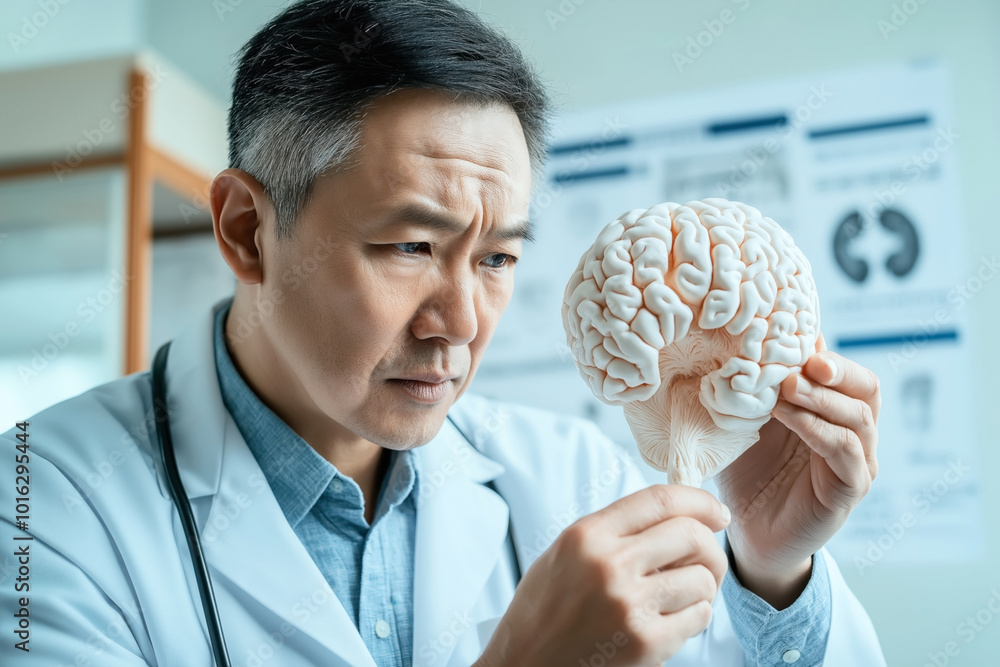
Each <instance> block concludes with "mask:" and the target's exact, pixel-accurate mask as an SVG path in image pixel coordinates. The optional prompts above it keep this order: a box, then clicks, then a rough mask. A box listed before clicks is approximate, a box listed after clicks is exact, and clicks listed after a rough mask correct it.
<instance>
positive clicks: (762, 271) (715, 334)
mask: <svg viewBox="0 0 1000 667" xmlns="http://www.w3.org/2000/svg"><path fill="white" fill-rule="evenodd" d="M562 316H563V324H564V326H565V328H566V335H567V342H568V343H569V347H570V349H571V350H572V352H573V356H574V358H575V360H576V364H577V367H578V368H579V369H580V372H581V374H582V375H583V377H584V378H585V379H586V380H587V381H588V383H589V384H590V388H591V389H592V390H593V392H594V394H595V395H596V396H597V397H598V398H599V399H601V400H602V401H604V402H605V403H608V404H611V405H623V406H624V409H625V418H626V419H627V420H628V423H629V426H630V427H631V429H632V434H633V435H634V436H635V439H636V443H637V444H638V446H639V451H640V453H641V454H642V456H643V458H644V459H645V460H646V461H647V462H648V463H649V464H650V465H652V466H653V467H654V468H657V469H659V470H665V471H666V472H667V477H668V481H669V482H671V483H681V484H689V485H692V486H699V485H700V484H701V482H702V481H703V480H705V479H708V478H710V477H712V476H714V475H715V474H716V473H718V472H719V471H721V470H722V469H723V468H724V467H725V466H727V465H728V464H729V463H731V462H732V461H733V460H735V459H736V458H737V457H738V456H739V455H740V454H742V453H743V452H744V451H746V449H747V448H749V447H750V446H751V445H752V444H753V443H755V442H756V441H757V438H758V431H759V430H760V427H761V426H763V425H764V423H766V422H767V421H768V419H769V418H770V412H771V410H772V408H774V404H775V402H776V401H777V398H778V388H779V385H780V383H781V381H782V380H784V379H785V378H786V377H788V375H789V374H791V373H793V372H796V371H798V370H800V369H801V367H802V365H803V364H804V363H805V362H806V360H807V359H808V358H809V356H810V355H811V354H812V353H813V352H814V351H815V349H816V345H817V338H818V336H819V300H818V296H817V294H816V285H815V282H814V281H813V278H812V271H811V268H810V266H809V262H808V261H807V260H806V258H805V257H804V256H803V254H802V252H801V251H799V249H798V248H796V247H795V245H794V244H793V242H792V239H791V237H790V236H789V235H788V233H787V232H785V231H784V230H783V229H781V227H779V226H778V225H777V223H775V222H774V220H772V219H771V218H766V217H764V216H763V215H761V213H760V211H758V210H757V209H755V208H753V207H752V206H747V205H746V204H742V203H739V202H732V201H727V200H725V199H705V200H703V201H692V202H688V203H687V204H684V205H680V204H675V203H673V202H668V203H665V204H659V205H657V206H654V207H652V208H650V209H646V210H642V209H634V210H632V211H628V212H627V213H625V214H624V215H622V216H621V217H620V218H618V219H617V220H615V221H614V222H612V223H610V224H609V225H607V226H606V227H605V228H604V229H603V230H602V231H601V233H600V235H599V236H598V237H597V240H596V241H595V242H594V245H593V246H591V247H590V248H589V249H588V250H587V252H585V253H584V255H583V257H581V258H580V263H579V264H578V265H577V268H576V271H575V272H574V273H573V276H572V278H571V279H570V281H569V284H568V285H567V286H566V293H565V297H564V300H563V307H562Z"/></svg>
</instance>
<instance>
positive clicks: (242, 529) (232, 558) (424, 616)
mask: <svg viewBox="0 0 1000 667" xmlns="http://www.w3.org/2000/svg"><path fill="white" fill-rule="evenodd" d="M225 303H226V301H225V300H224V301H220V302H219V303H217V304H216V305H215V306H214V307H213V308H212V310H211V312H210V313H206V314H205V316H204V317H202V318H201V319H200V321H199V322H198V325H197V326H196V327H193V328H191V329H188V330H187V331H185V332H184V333H183V334H182V335H180V336H178V337H177V338H176V339H175V341H174V343H173V344H172V346H171V351H170V357H169V360H168V364H167V402H168V405H169V406H170V408H171V415H170V420H171V422H170V423H171V428H172V431H173V433H174V447H175V450H176V454H177V459H178V464H179V467H180V469H181V475H182V479H183V483H184V487H185V489H186V490H187V493H188V496H189V497H190V498H191V499H192V501H194V499H196V498H203V497H206V496H208V497H211V500H210V503H211V504H210V509H208V511H207V512H204V513H202V515H201V521H200V523H201V535H202V542H203V546H204V549H205V553H206V558H207V560H208V561H209V563H210V565H211V567H212V569H213V570H214V571H217V572H220V573H221V574H222V575H223V576H224V577H226V578H227V579H228V580H229V581H230V582H232V583H233V584H235V585H236V586H238V587H240V588H242V589H243V590H244V591H245V592H246V593H248V594H249V595H251V596H252V597H254V598H256V599H257V600H258V601H259V602H260V603H261V604H263V605H264V606H265V607H266V608H268V609H269V610H270V611H271V612H273V613H274V614H276V615H277V616H278V617H279V619H280V621H284V622H287V623H288V624H290V627H293V628H298V629H299V630H301V631H303V632H305V633H306V634H308V635H309V636H310V637H311V638H312V639H313V640H315V641H316V642H318V643H319V644H321V645H323V646H325V647H326V648H327V649H328V650H329V651H331V652H332V653H333V654H334V655H336V656H339V657H340V658H341V659H342V660H343V661H344V662H345V664H348V665H352V666H357V667H361V666H364V667H375V663H374V661H373V660H372V658H371V655H370V654H369V652H368V649H367V647H366V646H365V644H364V642H363V640H362V639H361V635H360V634H358V632H357V630H356V628H355V627H354V624H353V621H352V620H351V619H350V618H349V617H348V615H347V613H346V611H345V610H344V607H343V605H341V603H340V601H339V600H337V599H336V597H335V596H334V593H333V591H332V589H331V588H330V587H329V585H328V584H327V582H326V580H325V578H324V577H323V574H322V573H321V572H320V570H319V568H318V567H317V566H316V564H315V563H314V562H313V560H312V558H311V557H310V556H309V554H308V552H307V551H306V549H305V547H304V546H303V545H302V543H301V542H300V541H299V539H298V537H297V536H296V535H295V533H294V531H293V530H292V528H291V527H290V526H289V525H288V522H287V521H286V520H285V519H284V515H283V514H282V512H281V509H280V507H279V506H278V503H277V500H276V499H275V498H274V494H273V493H271V491H270V489H269V487H268V486H267V483H266V480H265V478H264V476H263V473H262V472H261V470H260V467H259V465H258V464H257V462H256V459H254V457H253V454H252V453H251V452H250V449H249V448H248V447H247V445H246V442H245V441H244V440H243V437H242V435H241V434H240V432H239V429H238V428H237V427H236V424H235V423H234V422H233V419H232V417H231V416H230V415H229V413H228V412H227V411H226V409H225V406H224V404H223V402H222V396H221V393H220V390H219V383H218V377H217V375H216V370H215V368H216V367H215V359H214V352H213V347H212V323H213V317H214V314H215V312H216V311H217V310H218V309H219V308H220V307H223V306H224V305H225ZM462 405H463V401H462V400H461V399H460V400H459V401H458V402H456V404H455V405H454V406H453V407H452V409H451V411H450V414H451V415H452V416H453V417H454V418H456V419H457V420H458V422H459V423H460V424H463V423H465V422H467V421H469V417H468V415H465V416H464V417H463V408H462ZM466 426H468V424H466ZM472 426H474V424H473V425H472ZM463 431H465V432H466V433H470V432H475V431H474V430H467V429H466V428H463ZM414 451H415V452H417V453H418V455H419V457H420V464H419V465H420V470H421V474H420V476H419V485H418V487H417V488H415V489H414V492H415V493H417V499H416V500H417V529H416V550H415V554H414V558H415V564H414V568H415V569H414V572H415V576H414V647H413V660H414V665H418V666H420V667H440V666H443V665H445V664H446V663H447V662H448V658H449V656H450V654H451V652H452V650H453V648H454V645H455V638H456V635H458V634H462V633H464V632H465V631H467V630H470V629H471V628H473V627H474V626H475V624H476V623H478V622H479V621H481V620H483V619H482V618H479V617H477V616H476V613H477V611H478V613H480V614H486V615H490V614H498V613H502V610H499V611H497V610H489V611H486V612H484V611H483V610H481V609H478V608H477V607H476V605H475V603H476V600H477V599H478V598H479V594H480V592H481V591H482V589H483V587H484V585H485V584H486V582H487V580H488V578H489V576H490V574H491V572H492V571H493V570H494V569H495V567H496V564H497V561H498V559H499V557H500V555H501V554H502V553H503V549H502V548H501V547H502V545H503V541H504V539H505V536H506V532H507V522H508V509H507V504H506V503H505V502H504V501H503V499H501V498H500V497H499V496H498V495H497V494H496V493H494V492H493V491H492V490H490V489H489V488H487V487H485V486H483V485H482V483H483V482H486V481H489V480H491V479H494V478H496V477H497V476H498V475H500V474H501V473H502V472H503V471H504V468H503V466H502V465H500V464H499V463H497V462H495V461H493V460H491V459H489V458H487V457H486V456H484V455H482V454H480V453H479V452H478V451H477V450H476V449H475V447H473V446H472V444H471V443H470V442H468V441H467V440H466V439H465V438H463V437H462V436H461V435H460V434H459V433H458V431H456V429H455V428H454V427H453V426H452V424H451V423H450V422H449V421H446V422H445V424H444V426H443V427H442V429H441V431H440V432H439V433H438V434H437V436H435V438H434V439H432V440H431V442H429V443H427V444H426V445H424V446H422V447H420V448H418V449H416V450H414ZM262 527H266V530H267V534H263V535H262ZM243 554H252V557H247V558H241V557H238V556H239V555H243ZM221 615H222V617H223V625H224V624H225V609H223V610H222V614H221ZM280 621H278V622H274V623H273V625H274V627H278V626H280V625H281V622H280Z"/></svg>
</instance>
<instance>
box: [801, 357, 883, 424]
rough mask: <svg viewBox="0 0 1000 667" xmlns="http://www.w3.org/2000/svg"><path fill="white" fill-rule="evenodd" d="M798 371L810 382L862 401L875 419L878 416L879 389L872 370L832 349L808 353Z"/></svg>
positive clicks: (879, 406) (880, 399)
mask: <svg viewBox="0 0 1000 667" xmlns="http://www.w3.org/2000/svg"><path fill="white" fill-rule="evenodd" d="M802 370H803V371H804V373H805V374H806V375H807V376H808V377H809V378H810V379H812V380H813V381H815V382H818V383H820V384H823V385H826V386H827V387H832V388H834V389H836V390H838V391H839V392H840V393H842V394H847V395H848V396H850V397H852V398H857V399H860V400H862V401H864V402H865V403H867V404H868V405H869V407H871V410H872V415H873V416H874V417H875V419H876V420H877V419H878V415H879V411H880V410H881V408H882V392H881V389H880V387H879V379H878V376H877V375H875V373H873V372H871V371H870V370H868V369H867V368H865V367H864V366H862V365H861V364H859V363H857V362H855V361H851V360H850V359H848V358H846V357H842V356H840V355H839V354H837V353H835V352H821V353H819V354H814V355H812V356H811V357H809V360H808V361H807V362H806V363H805V366H803V369H802Z"/></svg>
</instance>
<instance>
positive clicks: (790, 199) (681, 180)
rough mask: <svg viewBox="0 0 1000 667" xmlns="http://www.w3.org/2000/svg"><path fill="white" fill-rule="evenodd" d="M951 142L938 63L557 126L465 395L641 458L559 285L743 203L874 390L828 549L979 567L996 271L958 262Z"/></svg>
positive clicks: (598, 114)
mask: <svg viewBox="0 0 1000 667" xmlns="http://www.w3.org/2000/svg"><path fill="white" fill-rule="evenodd" d="M961 141H962V137H960V136H959V135H958V134H957V132H956V131H955V126H954V120H953V111H952V108H951V93H950V87H949V76H948V71H947V68H946V67H945V66H944V65H943V64H940V63H933V62H931V63H919V64H912V65H892V66H883V67H878V68H869V69H866V70H858V71H847V72H837V73H831V74H821V75H817V76H812V77H806V78H802V79H798V80H791V81H782V82H773V83H766V84H754V85H743V86H738V87H737V86H733V87H731V88H728V89H723V90H713V91H709V92H704V93H697V94H686V95H683V96H670V97H664V98H661V99H654V100H647V101H640V102H628V103H622V104H616V105H609V106H606V107H602V108H596V109H590V110H585V111H580V112H575V113H572V114H567V115H565V116H563V117H561V118H560V119H559V120H558V121H557V123H556V126H555V138H554V141H553V143H552V145H551V148H550V163H549V166H548V172H547V176H546V180H545V181H544V183H543V184H542V185H541V186H540V187H539V188H538V189H537V191H536V194H535V197H534V201H533V210H532V218H533V219H534V221H535V223H536V226H537V228H538V231H537V233H536V237H537V240H536V241H535V243H533V244H530V245H527V246H526V247H525V251H524V254H523V256H522V259H521V261H520V262H519V264H518V268H517V278H516V280H517V286H516V289H515V295H514V298H513V299H512V301H511V305H510V307H509V308H508V311H507V313H506V314H505V315H504V317H503V319H502V320H501V323H500V326H499V327H498V329H497V332H496V334H495V336H494V340H493V343H492V345H491V347H490V348H489V350H488V352H487V354H486V357H485V359H484V361H483V365H482V367H481V369H480V371H479V374H478V376H477V379H476V381H475V387H474V390H475V391H478V392H480V393H483V394H486V395H490V396H495V397H497V398H503V399H507V400H513V401H516V402H520V403H528V404H532V405H537V406H540V407H545V408H548V409H553V410H557V411H560V412H567V413H572V414H577V415H580V416H584V417H587V418H589V419H592V420H594V421H595V422H596V423H597V424H598V425H599V426H600V427H601V428H602V429H603V430H604V431H605V432H606V433H607V434H608V435H609V436H610V437H612V438H613V439H615V440H616V441H617V442H619V443H620V444H622V446H623V447H625V449H626V450H628V451H630V452H631V453H633V454H635V451H634V450H635V444H634V441H633V439H632V436H631V433H630V431H629V429H628V425H627V423H626V422H625V420H624V417H623V416H622V411H621V409H620V408H614V407H610V406H607V405H605V404H603V403H601V402H600V401H599V400H597V399H596V398H595V397H594V396H593V394H591V393H590V390H589V388H588V387H587V385H586V384H585V383H584V381H583V379H582V378H581V377H580V375H579V373H578V372H577V370H576V368H575V366H574V364H573V360H572V358H571V356H570V354H569V351H568V348H567V346H566V343H565V334H564V332H563V328H562V322H561V319H560V309H561V305H562V298H563V291H564V289H565V286H566V282H567V281H568V280H569V277H570V275H571V274H572V272H573V269H574V268H575V267H576V264H577V262H578V260H579V258H580V256H581V254H582V253H583V252H584V251H585V250H586V248H587V247H588V246H590V244H591V243H593V241H594V239H595V238H596V236H597V233H598V232H599V230H600V229H601V228H602V227H603V226H604V225H605V224H607V223H608V222H611V221H612V220H614V219H615V218H617V217H618V216H619V215H621V214H622V213H624V212H625V211H628V210H630V209H634V208H647V207H649V206H652V205H654V204H657V203H660V202H665V201H676V202H682V203H683V202H686V201H690V200H692V199H703V198H707V197H724V198H727V199H733V200H738V201H743V202H746V203H748V204H750V205H752V206H754V207H756V208H758V209H759V210H760V211H761V212H762V213H764V215H767V216H769V217H772V218H774V219H775V220H776V221H777V222H778V223H779V224H781V225H782V227H784V228H785V229H786V230H788V231H789V233H791V235H792V236H793V238H794V239H795V242H796V244H797V245H798V246H799V247H800V248H801V249H802V250H803V252H804V253H805V255H806V256H807V257H808V258H809V260H810V263H811V265H812V268H813V273H814V276H815V278H816V282H817V287H818V290H819V295H820V304H821V318H822V331H823V335H824V338H825V340H826V341H827V344H828V346H829V348H830V349H833V350H835V351H837V352H838V353H840V354H842V355H844V356H846V357H849V358H851V359H854V360H855V361H857V362H859V363H861V364H863V365H865V366H867V367H868V368H871V369H872V370H873V371H874V372H875V373H876V374H877V375H878V376H879V378H880V380H881V386H882V398H883V408H882V413H881V415H880V419H879V434H880V440H879V452H878V453H879V461H880V470H879V476H878V479H877V481H876V483H875V485H874V486H873V488H872V491H871V493H870V494H869V495H868V497H866V498H865V500H864V501H863V502H862V504H861V506H860V507H859V508H858V509H857V510H856V511H855V512H854V513H853V514H852V516H851V518H850V519H849V521H848V523H847V525H846V526H845V527H844V528H843V529H842V530H841V531H840V533H838V535H837V536H836V537H835V538H834V540H833V541H832V542H831V544H830V549H831V551H832V552H833V554H834V555H835V556H836V557H837V559H838V561H839V562H840V563H841V566H842V567H844V568H849V569H854V570H856V571H857V572H859V573H861V574H864V573H866V572H868V571H870V569H871V568H881V567H885V566H886V565H890V564H893V563H915V562H952V563H953V562H962V561H974V560H978V559H981V558H982V557H983V554H984V536H983V525H982V520H983V519H982V507H981V479H980V476H979V472H978V466H977V440H976V438H977V435H976V433H975V432H974V423H975V420H974V415H973V414H972V407H971V406H972V401H971V398H972V397H971V396H970V395H969V394H970V391H971V387H972V382H971V364H972V357H971V350H972V349H973V346H972V344H971V341H970V336H971V333H970V327H969V325H968V304H969V303H970V302H971V301H972V300H973V299H974V296H975V293H976V292H977V291H978V290H979V289H981V288H982V281H983V280H984V279H989V278H988V277H987V278H984V276H989V277H992V275H993V274H994V273H996V272H997V271H1000V266H994V263H995V260H994V258H992V257H984V258H982V260H981V261H980V263H979V265H976V266H967V265H966V262H965V259H964V258H965V257H966V248H967V245H966V239H965V222H964V220H963V218H962V206H961V198H960V194H959V193H960V189H959V174H958V172H957V163H958V161H957V151H958V150H959V148H960V144H961ZM991 272H992V273H991ZM644 469H645V472H646V474H647V476H648V477H649V479H650V480H653V481H665V476H664V475H663V474H662V473H659V472H657V471H655V470H653V469H651V468H646V467H644Z"/></svg>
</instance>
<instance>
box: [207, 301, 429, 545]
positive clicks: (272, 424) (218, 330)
mask: <svg viewBox="0 0 1000 667" xmlns="http://www.w3.org/2000/svg"><path fill="white" fill-rule="evenodd" d="M231 305H232V301H231V300H230V302H229V303H228V304H226V305H224V306H223V307H222V308H219V311H218V313H217V314H216V317H215V325H214V327H213V338H214V343H213V346H214V348H215V368H216V373H217V374H218V377H219V390H220V392H221V394H222V401H223V403H224V404H225V406H226V409H227V410H229V413H230V414H231V415H232V417H233V421H234V422H235V423H236V427H237V428H238V429H239V431H240V433H241V434H242V435H243V439H244V440H245V441H246V443H247V446H248V447H249V448H250V451H251V452H252V453H253V455H254V457H255V458H256V459H257V463H258V464H259V465H260V468H261V472H263V473H264V477H265V478H266V479H267V482H268V484H269V485H270V487H271V490H272V491H273V492H274V496H275V498H276V499H277V501H278V505H279V507H281V511H282V512H283V513H284V515H285V519H287V521H288V523H289V525H291V526H292V528H295V526H296V525H297V524H298V523H299V522H300V521H301V520H302V518H303V517H305V516H306V514H308V513H309V512H310V511H311V510H312V508H313V506H314V505H315V504H316V502H317V501H318V500H319V499H320V497H321V496H322V495H323V493H324V491H326V489H327V487H329V486H330V483H331V482H332V481H333V480H334V479H340V480H341V482H342V483H343V484H345V485H346V486H347V487H348V488H350V490H351V492H350V496H351V497H352V498H355V499H356V503H355V504H356V505H357V506H358V508H360V507H361V503H362V502H363V500H362V494H361V488H360V487H359V486H358V485H357V483H356V482H355V481H354V480H353V479H351V478H350V477H347V476H345V475H344V474H343V473H341V472H340V471H339V470H337V468H336V466H334V465H333V464H332V463H330V462H329V461H327V460H326V459H324V458H323V457H322V456H320V455H319V453H318V452H317V451H316V450H315V449H313V448H312V446H310V445H309V443H307V442H306V441H305V440H303V439H302V437H301V436H299V434H297V433H296V432H295V431H293V430H292V428H291V427H290V426H288V424H286V423H285V422H284V421H283V420H282V419H281V417H279V416H278V415H276V414H275V413H274V412H273V411H272V410H271V409H270V408H269V407H267V405H265V404H264V403H263V402H262V401H261V400H260V398H259V397H258V396H257V394H255V393H254V392H253V390H252V389H251V388H250V387H249V386H248V385H247V383H246V381H245V380H244V379H243V376H242V375H240V373H239V371H238V370H237V369H236V366H235V365H234V364H233V360H232V357H231V356H230V355H229V350H228V348H227V347H226V342H225V337H224V333H225V321H226V316H227V315H228V313H229V308H230V306H231ZM416 475H417V460H416V456H415V452H414V451H413V450H404V451H401V452H397V451H393V452H392V454H391V459H390V465H389V469H388V471H387V472H386V474H385V477H384V479H383V481H382V487H381V490H380V491H379V494H378V496H377V498H378V500H377V501H376V502H378V505H379V507H378V511H377V514H376V520H378V517H380V516H381V515H383V514H385V513H386V512H387V511H389V510H390V509H392V508H394V507H396V506H397V505H398V504H399V503H401V502H402V501H403V500H405V499H406V497H407V496H408V495H409V494H410V493H411V492H412V490H413V488H414V486H415V484H416Z"/></svg>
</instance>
